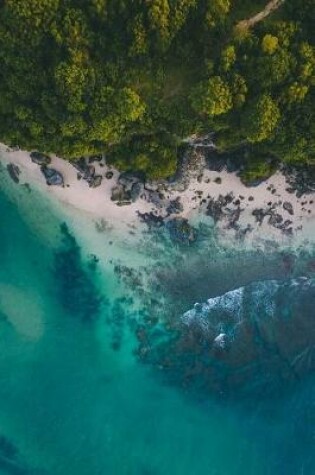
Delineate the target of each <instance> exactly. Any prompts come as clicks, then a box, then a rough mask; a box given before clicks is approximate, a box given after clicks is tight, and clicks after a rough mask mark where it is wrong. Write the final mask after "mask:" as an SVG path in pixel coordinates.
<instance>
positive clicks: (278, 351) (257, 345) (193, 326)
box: [168, 228, 315, 394]
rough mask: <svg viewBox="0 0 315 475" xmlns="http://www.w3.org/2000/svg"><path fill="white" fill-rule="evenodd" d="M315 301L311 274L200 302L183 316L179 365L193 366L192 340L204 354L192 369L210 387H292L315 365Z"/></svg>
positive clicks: (196, 351) (196, 350)
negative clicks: (190, 363) (186, 355)
mask: <svg viewBox="0 0 315 475" xmlns="http://www.w3.org/2000/svg"><path fill="white" fill-rule="evenodd" d="M290 229H291V228H290ZM258 295H259V296H260V297H259V298H257V296H258ZM314 304H315V280H314V279H306V278H299V279H292V280H287V281H283V282H280V281H279V282H278V281H274V280H271V281H264V282H258V283H253V284H250V285H248V286H247V287H243V288H240V289H236V290H233V291H231V292H228V293H227V294H224V295H222V296H219V297H216V298H213V299H210V300H209V301H208V302H206V303H205V304H199V305H198V307H197V308H196V307H195V308H194V309H192V310H190V311H189V312H187V313H185V314H184V315H183V317H182V325H183V326H184V327H183V328H181V332H180V336H179V339H177V341H176V346H175V348H172V352H173V351H174V354H175V355H176V358H177V361H178V363H176V364H177V365H178V366H177V370H178V371H185V369H187V364H188V362H186V364H185V360H184V352H185V350H184V348H185V343H186V344H187V343H188V342H189V348H191V349H192V350H191V351H193V352H194V354H195V355H198V356H197V360H198V361H196V366H195V369H196V372H193V371H191V374H193V375H194V378H198V381H199V383H200V379H201V378H206V383H205V381H204V383H205V384H204V387H207V388H211V389H212V390H219V391H224V392H225V393H227V394H228V393H229V392H231V393H232V394H234V392H235V391H236V390H237V391H246V392H248V391H249V392H253V391H255V392H256V393H257V394H260V392H261V391H264V392H266V394H270V392H271V391H273V390H275V389H276V388H277V389H279V388H281V387H285V388H287V386H286V385H285V384H284V383H285V382H286V383H287V384H289V383H294V382H295V381H297V380H298V379H299V378H300V377H301V376H302V375H305V374H308V373H309V374H311V373H312V371H314V369H315V358H314V357H312V358H311V357H310V354H313V355H314V343H315V326H314V321H313V320H314V319H313V315H314ZM185 327H186V331H185ZM193 342H194V343H193ZM220 343H222V345H221V344H220ZM192 345H194V349H193V346H192ZM218 346H219V349H220V350H223V353H222V351H219V352H217V350H218ZM181 348H182V349H183V353H181V350H180V349H181ZM225 348H228V351H224V350H225ZM310 352H311V353H310ZM170 354H171V351H170V348H168V355H170ZM182 365H183V366H182ZM203 365H204V367H203ZM180 368H181V369H180ZM197 368H198V370H197ZM192 369H193V368H192ZM172 374H173V375H174V373H172ZM195 382H196V380H195Z"/></svg>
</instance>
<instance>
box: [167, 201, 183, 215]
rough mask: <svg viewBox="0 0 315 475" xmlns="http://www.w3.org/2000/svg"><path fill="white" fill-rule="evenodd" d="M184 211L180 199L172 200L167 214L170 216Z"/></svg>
mask: <svg viewBox="0 0 315 475" xmlns="http://www.w3.org/2000/svg"><path fill="white" fill-rule="evenodd" d="M183 210H184V206H183V204H182V203H181V201H180V197H178V198H176V200H171V201H170V203H169V205H168V206H167V208H166V212H167V213H168V215H170V214H178V213H181V212H182V211H183Z"/></svg>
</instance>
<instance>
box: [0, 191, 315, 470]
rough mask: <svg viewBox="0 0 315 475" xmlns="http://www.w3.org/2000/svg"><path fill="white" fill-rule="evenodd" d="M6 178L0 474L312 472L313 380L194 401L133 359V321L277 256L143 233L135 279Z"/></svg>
mask: <svg viewBox="0 0 315 475" xmlns="http://www.w3.org/2000/svg"><path fill="white" fill-rule="evenodd" d="M14 186H15V185H14ZM14 186H13V185H6V187H5V189H6V194H4V193H3V192H2V193H0V216H1V225H0V243H1V247H0V473H3V474H23V475H24V474H29V475H30V474H47V475H98V474H100V475H103V474H109V475H116V474H117V475H160V474H163V475H177V474H178V475H191V474H193V475H199V474H200V475H201V474H202V475H241V474H242V475H243V474H248V475H251V474H252V475H260V474H261V475H269V474H270V475H282V474H283V475H291V474H292V475H297V474H311V473H315V456H314V452H315V451H314V440H315V434H314V422H315V401H314V390H315V382H314V381H313V380H312V378H311V376H308V377H305V379H302V380H301V381H299V383H298V384H296V385H294V386H293V387H288V390H287V392H286V393H285V394H281V396H280V395H278V396H277V397H275V398H272V399H268V400H259V399H258V400H257V403H256V402H255V401H251V403H253V402H254V404H249V405H248V404H243V403H242V401H241V400H238V401H229V400H225V399H224V400H220V398H217V397H214V396H213V395H211V394H208V395H207V397H205V395H204V394H200V395H198V394H197V395H196V393H194V395H192V394H190V392H189V390H187V389H185V388H183V387H181V386H180V385H178V384H177V383H176V381H175V379H174V380H173V381H172V380H169V379H167V378H164V377H163V375H162V374H161V372H162V370H161V368H159V367H158V365H153V366H152V365H147V364H143V363H142V362H141V360H139V358H138V357H137V354H136V353H137V351H136V350H137V348H138V342H137V338H136V335H138V338H139V332H138V330H139V328H138V327H137V322H138V320H139V318H142V324H143V322H147V324H148V325H149V326H150V325H151V326H152V321H150V318H151V319H159V318H163V319H164V320H169V321H171V320H172V319H176V318H179V317H180V315H181V314H182V313H183V312H184V311H187V310H188V309H189V308H191V306H192V305H193V303H194V302H195V301H203V300H205V299H206V298H209V297H211V296H215V295H217V294H218V293H220V292H221V293H222V292H226V291H227V290H229V289H231V288H235V287H238V286H240V285H244V284H247V283H249V282H251V281H253V280H255V279H266V278H281V277H284V276H285V273H286V272H288V269H287V266H282V267H281V265H279V262H280V257H279V256H280V254H276V253H273V254H272V253H271V254H270V255H267V254H263V253H261V252H258V253H246V252H245V251H242V252H241V251H237V252H227V251H226V252H222V254H220V253H218V248H216V250H215V252H214V253H213V254H212V259H210V258H209V260H207V259H205V252H208V253H209V256H210V255H211V252H212V251H211V246H212V247H213V246H214V244H213V243H212V244H211V246H210V247H209V246H207V245H204V246H205V247H203V248H201V250H198V249H195V250H194V249H184V250H181V249H178V248H176V247H174V248H172V247H171V245H170V242H169V241H168V240H167V239H166V238H164V237H163V236H160V238H159V239H156V237H155V238H154V239H153V240H152V241H150V239H151V238H150V236H146V237H144V239H145V240H146V241H147V242H148V243H149V244H148V246H147V249H146V248H145V247H143V252H144V254H143V265H142V268H141V272H140V271H139V272H138V271H137V272H136V276H135V274H133V273H132V272H131V271H129V272H128V269H123V264H124V261H123V256H122V257H121V261H120V270H119V269H117V266H116V269H115V268H114V266H112V267H110V266H109V265H107V264H106V263H105V262H103V261H102V259H101V260H100V262H95V260H94V259H93V258H92V257H91V253H96V254H97V252H96V251H95V249H88V248H83V247H82V245H81V243H80V244H79V242H80V240H79V237H78V239H76V236H75V235H74V231H73V229H72V226H71V223H66V224H65V223H64V219H63V218H62V216H61V215H59V216H57V215H56V214H55V212H54V210H53V208H50V207H49V203H47V204H46V203H45V202H43V200H42V199H41V197H40V196H39V195H38V194H36V192H35V191H31V192H30V191H29V190H27V189H25V190H23V191H21V190H19V197H20V198H19V199H20V206H17V202H18V200H15V197H16V196H17V191H16V190H17V189H15V188H14ZM21 196H22V198H23V196H24V199H22V200H21ZM9 198H10V199H9ZM22 201H23V203H22ZM22 204H23V206H22ZM43 213H44V217H43ZM36 223H37V224H36ZM104 239H105V237H104ZM86 247H87V246H86ZM161 250H162V251H163V254H164V256H163V257H161V252H160V251H161ZM109 252H110V251H109ZM125 252H126V255H127V254H128V253H131V252H133V250H132V249H131V248H127V249H126V251H125ZM149 254H150V256H149ZM163 254H162V255H163ZM308 258H309V256H307V259H308ZM303 259H305V256H303V257H301V258H300V257H297V258H296V261H295V266H294V269H295V271H294V272H296V273H297V274H299V273H302V271H303V266H304V261H303ZM146 262H147V265H146ZM304 270H305V269H304ZM135 277H137V278H135ZM141 279H143V280H141ZM144 286H145V290H144ZM114 295H115V297H114ZM139 303H140V307H141V308H140V311H139ZM137 332H138V333H137Z"/></svg>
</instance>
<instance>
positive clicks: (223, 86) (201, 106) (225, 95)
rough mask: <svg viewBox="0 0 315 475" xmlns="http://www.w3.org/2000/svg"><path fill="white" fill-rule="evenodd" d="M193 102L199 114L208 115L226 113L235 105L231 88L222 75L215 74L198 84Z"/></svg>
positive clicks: (193, 94) (192, 98) (192, 97)
mask: <svg viewBox="0 0 315 475" xmlns="http://www.w3.org/2000/svg"><path fill="white" fill-rule="evenodd" d="M191 102H192V106H193V108H194V109H195V110H196V112H198V114H204V115H206V116H216V115H221V114H225V113H226V112H228V111H229V110H230V109H231V108H232V106H233V98H232V94H231V91H230V88H229V86H228V84H227V83H226V82H225V81H224V80H223V79H222V78H221V77H220V76H213V77H212V78H210V79H208V81H205V82H202V83H200V84H198V85H197V87H196V88H195V90H194V91H193V93H192V96H191Z"/></svg>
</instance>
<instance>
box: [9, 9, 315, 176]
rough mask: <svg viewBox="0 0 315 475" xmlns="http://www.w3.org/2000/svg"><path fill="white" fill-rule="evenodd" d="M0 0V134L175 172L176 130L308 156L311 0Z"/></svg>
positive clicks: (24, 143)
mask: <svg viewBox="0 0 315 475" xmlns="http://www.w3.org/2000/svg"><path fill="white" fill-rule="evenodd" d="M266 3H267V1H266V0H0V66H1V67H0V140H1V141H2V142H5V143H6V144H8V145H16V144H18V145H19V146H20V147H22V148H26V149H28V150H33V149H36V150H40V151H43V152H48V153H52V152H53V153H56V154H58V155H59V156H62V157H64V158H67V159H76V158H79V157H80V156H86V155H88V156H90V155H95V154H98V153H100V152H104V151H105V152H106V154H107V156H108V160H110V161H111V162H112V163H114V164H115V165H116V166H117V167H119V168H120V169H125V170H126V169H128V170H137V171H143V172H144V173H145V174H146V175H147V176H149V177H151V178H163V177H168V176H170V175H172V174H173V173H174V171H175V168H176V163H177V160H178V148H179V146H180V145H181V143H182V140H183V139H184V138H185V137H187V136H189V135H191V134H203V133H207V132H210V131H213V132H214V133H215V141H216V144H217V146H218V149H219V150H222V151H226V150H234V149H236V148H238V147H240V146H243V147H244V146H245V148H246V153H247V160H249V167H250V170H251V171H252V173H253V174H255V170H256V172H257V174H259V173H261V170H262V169H264V168H265V166H264V160H265V157H266V159H267V158H268V157H275V158H276V159H278V160H281V161H283V162H289V163H303V164H304V163H308V164H311V163H314V161H315V139H314V136H315V134H314V129H315V121H314V110H315V104H314V82H315V80H314V70H315V47H314V31H315V29H314V24H315V22H314V20H315V18H314V13H315V0H286V1H285V2H281V1H280V2H279V3H280V4H281V5H280V6H279V8H277V9H276V10H274V11H273V12H271V13H270V14H269V15H268V16H266V17H265V18H264V19H263V21H259V22H257V23H255V24H253V25H251V24H250V22H247V21H245V22H244V20H246V19H248V18H250V17H252V16H253V15H255V14H257V13H258V12H260V11H261V10H263V9H264V8H265V7H266Z"/></svg>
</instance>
